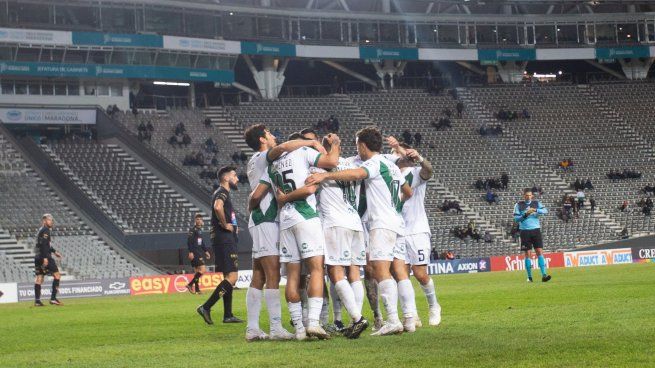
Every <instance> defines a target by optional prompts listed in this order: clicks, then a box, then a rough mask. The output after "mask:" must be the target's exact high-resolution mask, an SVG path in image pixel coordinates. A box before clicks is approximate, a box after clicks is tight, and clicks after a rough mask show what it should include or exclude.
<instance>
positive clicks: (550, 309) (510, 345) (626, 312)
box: [0, 263, 655, 367]
mask: <svg viewBox="0 0 655 368" xmlns="http://www.w3.org/2000/svg"><path fill="white" fill-rule="evenodd" d="M552 273H553V280H552V281H551V282H549V283H541V282H535V283H533V284H528V283H526V282H525V274H524V273H523V272H499V273H481V274H468V275H446V276H437V277H435V282H436V285H437V293H438V296H439V301H440V303H441V305H442V307H443V322H442V325H441V326H439V327H436V328H434V327H423V328H421V329H419V330H418V331H417V332H416V333H414V334H403V335H400V336H387V337H371V336H369V334H370V330H369V331H366V332H365V333H364V334H363V335H362V337H361V338H360V339H359V340H347V339H345V338H333V339H332V340H330V341H305V342H296V341H293V342H258V343H246V342H245V340H244V330H245V325H234V324H232V325H223V324H222V323H216V324H215V325H214V326H206V325H205V324H204V323H203V322H202V320H201V319H200V317H199V316H198V315H197V314H196V313H195V307H196V306H197V305H199V304H200V303H201V302H202V301H204V299H205V297H206V294H205V295H203V296H196V295H189V294H178V295H158V296H142V297H116V298H95V299H72V300H71V299H68V300H65V303H66V305H65V306H64V307H60V308H57V307H53V306H47V307H44V308H39V309H36V308H34V307H32V306H31V304H30V303H19V304H12V305H1V306H0V367H38V366H43V367H287V366H304V367H319V366H320V367H323V366H325V367H373V366H375V367H434V366H444V367H472V366H483V367H526V366H530V367H533V366H534V367H589V366H596V367H607V366H631V367H644V366H651V367H653V366H655V357H654V355H653V347H654V346H655V313H654V311H655V265H654V264H652V263H647V264H633V265H625V266H606V267H592V268H576V269H554V270H552ZM536 275H538V272H537V273H536V274H535V276H536ZM535 279H536V278H535ZM416 289H417V291H416V299H417V304H418V308H419V311H420V313H421V316H422V319H423V321H424V322H427V315H426V314H427V311H426V308H427V305H426V301H425V298H424V296H423V294H422V291H421V290H420V288H418V287H417V288H416ZM245 294H246V293H245V290H239V291H237V292H236V294H235V297H234V310H235V314H236V315H238V316H240V317H242V318H243V319H245V317H246V311H245ZM364 309H365V315H367V316H368V317H369V318H370V317H371V316H370V314H371V313H370V310H369V308H368V303H365V305H364ZM262 310H263V315H262V318H261V322H262V327H265V326H267V325H268V323H267V316H266V314H265V313H266V312H265V311H266V308H265V307H263V308H262ZM285 310H286V307H284V304H283V311H285ZM343 313H344V316H345V315H346V314H345V311H344V312H343ZM214 317H215V318H214V319H215V320H217V321H218V320H220V317H222V303H220V302H219V304H217V305H216V307H215V309H214ZM284 319H285V320H288V315H286V314H285V316H284ZM426 324H427V323H426ZM285 325H287V327H288V322H287V323H286V324H285ZM266 328H267V327H266Z"/></svg>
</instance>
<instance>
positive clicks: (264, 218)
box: [247, 151, 278, 228]
mask: <svg viewBox="0 0 655 368" xmlns="http://www.w3.org/2000/svg"><path fill="white" fill-rule="evenodd" d="M267 154H268V151H263V152H257V153H255V154H254V155H252V157H251V158H250V161H248V168H247V174H248V181H249V182H250V191H253V190H255V188H257V185H258V184H259V183H262V184H266V185H268V186H269V187H270V186H271V184H270V181H266V180H263V181H262V180H261V179H262V176H265V177H267V176H268V174H267V169H268V160H267V159H266V156H267ZM277 221H278V217H277V201H276V200H275V197H274V196H273V192H272V191H270V190H269V191H268V193H266V196H264V198H262V200H261V202H259V206H258V207H257V208H255V209H254V210H253V211H252V212H251V213H250V218H249V220H248V228H251V227H253V226H256V225H259V224H261V223H264V222H277Z"/></svg>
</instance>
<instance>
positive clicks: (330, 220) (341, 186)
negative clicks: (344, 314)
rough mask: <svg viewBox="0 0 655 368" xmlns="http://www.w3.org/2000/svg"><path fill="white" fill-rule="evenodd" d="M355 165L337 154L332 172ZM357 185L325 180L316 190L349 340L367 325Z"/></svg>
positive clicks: (331, 272) (327, 253)
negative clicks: (346, 315) (364, 308)
mask: <svg viewBox="0 0 655 368" xmlns="http://www.w3.org/2000/svg"><path fill="white" fill-rule="evenodd" d="M323 145H324V146H325V148H326V149H330V148H331V147H330V145H329V143H328V142H327V140H325V139H324V140H323ZM356 167H357V166H355V165H352V164H350V163H349V162H348V160H346V159H344V158H342V157H340V158H339V165H338V166H337V168H336V169H334V170H332V171H342V170H348V169H353V168H356ZM313 172H325V170H321V169H317V170H315V171H313ZM359 188H360V185H359V182H357V181H334V180H325V181H323V182H322V183H321V184H320V187H319V189H318V196H319V198H318V199H319V212H320V214H321V222H322V223H323V232H324V234H325V264H326V265H327V268H328V276H329V278H330V281H331V282H332V284H333V285H334V288H335V290H336V293H337V295H338V296H339V300H340V304H343V305H344V306H345V308H346V311H348V315H349V316H350V319H351V322H352V323H351V325H350V326H349V327H348V328H346V329H344V336H346V337H348V338H351V339H356V338H358V337H359V335H360V334H361V333H362V332H363V331H364V330H365V329H366V328H367V327H368V321H367V320H366V319H364V317H362V306H363V305H364V286H363V285H362V281H361V280H360V275H359V267H360V266H364V265H366V248H365V243H364V229H363V227H362V223H361V221H360V218H359V214H358V212H357V198H358V195H357V194H358V192H359ZM346 270H347V271H348V272H347V277H346Z"/></svg>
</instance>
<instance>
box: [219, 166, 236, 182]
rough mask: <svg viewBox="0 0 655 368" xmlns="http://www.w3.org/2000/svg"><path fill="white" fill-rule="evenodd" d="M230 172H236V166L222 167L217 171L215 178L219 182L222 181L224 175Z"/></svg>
mask: <svg viewBox="0 0 655 368" xmlns="http://www.w3.org/2000/svg"><path fill="white" fill-rule="evenodd" d="M230 171H237V168H236V166H223V167H221V168H220V169H218V172H217V173H216V177H217V178H218V180H219V181H223V177H224V176H225V174H227V173H229V172H230Z"/></svg>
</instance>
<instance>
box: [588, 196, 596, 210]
mask: <svg viewBox="0 0 655 368" xmlns="http://www.w3.org/2000/svg"><path fill="white" fill-rule="evenodd" d="M589 209H591V213H592V214H593V213H594V210H596V200H595V199H594V197H592V196H589Z"/></svg>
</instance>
